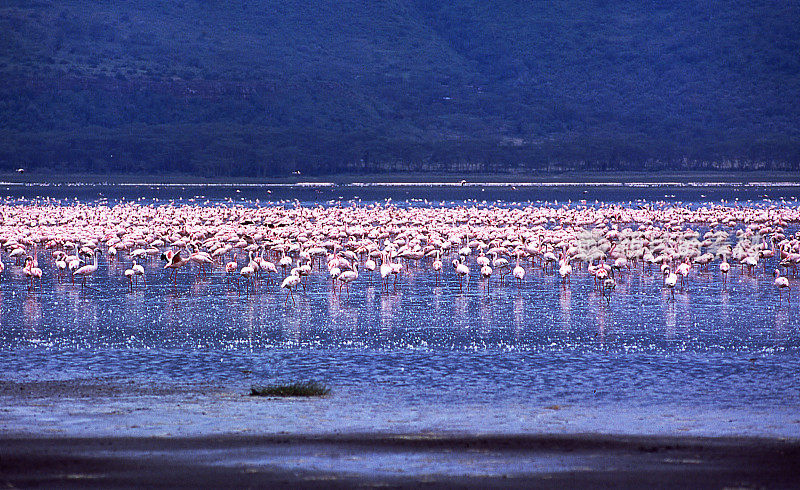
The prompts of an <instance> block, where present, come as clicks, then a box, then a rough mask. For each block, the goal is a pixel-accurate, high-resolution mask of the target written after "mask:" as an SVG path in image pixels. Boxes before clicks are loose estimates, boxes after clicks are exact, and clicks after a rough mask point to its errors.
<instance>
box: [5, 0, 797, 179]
mask: <svg viewBox="0 0 800 490" xmlns="http://www.w3.org/2000/svg"><path fill="white" fill-rule="evenodd" d="M799 14H800V6H799V5H798V3H797V2H779V1H773V2H744V1H738V2H726V3H724V4H718V3H716V2H678V3H669V4H668V5H661V4H660V3H656V4H648V3H646V2H644V3H643V2H605V1H574V0H573V1H567V2H541V3H538V2H537V3H533V2H516V1H508V0H507V1H498V2H491V3H487V2H477V1H470V0H456V1H453V2H425V1H421V0H417V1H411V2H397V1H388V2H381V3H377V2H356V1H336V2H334V1H330V0H327V1H316V2H295V1H284V2H277V1H255V0H251V1H241V2H236V3H230V2H220V1H188V0H187V1H176V2H160V1H155V0H135V1H129V2H121V1H114V0H112V1H103V2H90V1H87V0H83V1H81V0H73V1H65V2H55V1H52V2H51V1H38V2H23V1H7V2H4V3H3V5H2V6H0V29H2V32H4V33H5V35H3V36H0V76H2V79H3V80H4V83H3V84H0V168H6V169H9V168H13V167H17V166H25V167H30V168H53V169H56V170H72V171H91V172H109V171H122V172H193V173H202V174H205V175H214V176H224V175H252V176H264V175H283V174H285V173H287V172H290V171H292V170H295V169H301V170H303V171H305V172H308V173H330V172H337V171H385V170H453V171H499V170H517V171H522V170H531V169H533V170H541V169H551V170H553V169H563V168H593V169H594V168H599V169H607V168H617V169H626V168H725V167H739V168H783V169H792V168H798V164H799V163H800V104H798V103H797V97H798V95H800V22H798V20H800V15H799Z"/></svg>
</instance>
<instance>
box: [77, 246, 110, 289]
mask: <svg viewBox="0 0 800 490" xmlns="http://www.w3.org/2000/svg"><path fill="white" fill-rule="evenodd" d="M102 253H103V252H102V251H101V250H99V249H98V250H97V253H96V254H94V263H93V264H87V265H84V266H83V267H81V268H79V269H78V270H76V271H75V272H73V273H72V276H73V277H74V276H81V277H83V281H82V282H81V289H83V288H84V287H89V286H87V285H86V278H87V277H89V276H91V275H92V274H94V273H95V271H97V256H98V255H100V254H102Z"/></svg>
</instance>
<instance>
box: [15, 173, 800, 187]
mask: <svg viewBox="0 0 800 490" xmlns="http://www.w3.org/2000/svg"><path fill="white" fill-rule="evenodd" d="M462 180H465V181H466V182H467V185H486V184H490V185H503V184H507V185H515V184H528V185H537V184H538V185H625V184H627V185H663V186H674V185H678V186H679V185H686V184H694V185H733V184H751V185H757V184H766V185H774V184H788V185H796V184H800V174H798V173H796V172H765V171H758V170H753V171H731V172H721V171H717V172H707V171H688V172H674V171H665V172H565V173H558V174H540V175H531V174H527V173H526V174H423V173H396V174H338V175H318V176H305V175H300V176H287V177H274V178H241V177H230V178H224V177H220V178H204V177H196V176H192V175H182V174H175V175H172V174H169V175H159V176H149V175H125V174H120V175H98V174H55V175H54V174H52V173H40V172H31V173H25V174H18V173H9V172H2V173H0V184H3V185H27V184H42V185H44V184H52V185H59V184H61V185H69V184H95V185H165V186H169V185H221V186H222V185H290V186H294V185H309V186H318V185H359V184H362V185H370V184H375V185H391V184H393V185H461V181H462Z"/></svg>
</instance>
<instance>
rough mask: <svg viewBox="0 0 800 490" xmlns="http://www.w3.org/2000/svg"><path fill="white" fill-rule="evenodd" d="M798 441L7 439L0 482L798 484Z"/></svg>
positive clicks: (425, 436)
mask: <svg viewBox="0 0 800 490" xmlns="http://www.w3.org/2000/svg"><path fill="white" fill-rule="evenodd" d="M799 460H800V441H797V440H793V441H787V440H781V439H769V438H749V437H725V438H710V437H693V436H618V435H603V434H575V435H553V434H537V435H469V434H440V433H416V434H414V433H412V434H388V435H387V434H380V435H376V434H326V435H317V436H299V435H273V436H241V435H218V436H200V437H167V438H164V437H84V438H74V437H73V438H70V437H35V436H34V437H5V436H0V483H2V484H6V485H13V486H38V485H44V486H57V487H62V488H63V487H85V486H93V487H108V486H114V487H117V486H126V487H144V486H153V485H155V486H167V487H175V486H191V487H220V486H226V487H229V486H241V485H272V486H281V487H282V486H291V487H295V488H297V487H308V488H315V487H321V486H324V487H351V486H356V485H389V486H398V487H413V486H419V485H425V486H431V487H444V486H453V485H458V486H462V487H518V486H521V485H537V486H543V487H546V488H559V487H560V488H564V487H565V486H567V487H576V486H581V487H582V486H605V485H609V484H613V485H614V486H615V487H642V486H652V487H655V488H686V487H692V488H698V487H716V488H720V487H725V486H746V487H752V486H753V485H756V486H769V487H790V486H792V485H793V484H794V483H795V482H796V477H797V475H798V469H797V467H796V463H797V461H799Z"/></svg>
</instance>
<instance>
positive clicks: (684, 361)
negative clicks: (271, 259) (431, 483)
mask: <svg viewBox="0 0 800 490" xmlns="http://www.w3.org/2000/svg"><path fill="white" fill-rule="evenodd" d="M236 190H239V191H240V192H238V193H237V192H236ZM268 190H270V191H272V193H271V194H267V192H266V191H268ZM5 193H6V194H7V196H8V197H7V198H6V202H29V201H31V200H34V201H35V200H40V199H46V198H53V199H60V200H67V199H69V200H74V198H78V199H79V200H80V201H82V202H89V203H97V202H106V203H111V204H113V202H115V201H117V200H123V199H124V200H128V201H132V200H136V199H139V198H145V199H146V200H147V201H150V200H154V201H155V202H167V201H170V200H178V199H182V200H185V201H189V200H191V201H189V202H193V203H194V204H199V203H202V202H205V201H208V202H209V203H220V202H228V199H233V200H234V201H239V202H240V203H242V204H245V205H251V206H255V205H257V203H256V202H255V200H256V199H259V200H260V202H259V204H261V205H265V204H267V202H266V201H277V200H280V199H298V200H299V201H301V202H302V203H304V204H306V205H309V204H317V203H319V204H323V205H330V204H338V203H337V201H338V200H339V198H340V197H341V198H344V199H354V200H360V202H361V204H366V203H368V202H369V201H371V200H375V201H381V202H383V201H384V200H386V199H388V198H391V199H392V200H393V202H395V203H399V204H400V205H407V206H428V205H433V204H431V203H433V202H435V203H436V205H440V203H441V202H445V203H446V205H447V204H448V203H450V202H464V201H466V200H480V199H481V197H482V196H484V195H485V196H486V199H492V200H500V201H502V202H501V204H505V205H514V204H515V203H520V202H537V201H553V200H556V199H558V200H561V201H564V200H567V199H570V198H572V199H575V200H578V199H587V200H594V199H597V200H601V201H604V202H611V201H614V202H631V206H636V205H638V204H639V203H641V202H651V201H655V200H667V201H670V202H672V201H674V202H681V203H683V204H684V205H688V206H695V205H699V204H700V203H705V202H708V201H715V202H721V201H722V200H726V201H735V200H737V199H738V200H739V203H740V204H741V205H747V206H765V205H770V204H781V202H783V204H781V205H791V206H796V205H797V197H798V195H800V188H797V187H791V186H715V187H712V188H705V187H688V188H687V187H668V186H647V187H641V188H639V187H637V188H631V187H626V188H620V187H618V186H613V187H603V186H570V187H553V186H546V187H541V188H532V187H525V188H518V189H509V188H506V187H499V186H495V187H491V188H488V189H484V188H478V187H468V188H466V189H462V188H454V187H452V186H447V187H433V188H432V187H391V186H385V187H379V186H369V187H359V186H333V187H331V186H321V187H302V188H299V189H298V188H292V187H273V188H264V187H241V188H238V187H230V186H225V187H213V186H212V187H209V186H185V187H163V186H161V187H156V186H130V187H126V186H48V187H39V186H24V187H21V186H7V187H6V188H5ZM701 196H702V197H701ZM426 201H427V202H426ZM470 202H472V201H470ZM344 204H345V205H347V204H348V203H344ZM790 231H792V232H793V231H795V230H793V229H790ZM4 260H5V261H6V265H7V269H6V272H5V273H4V279H3V282H2V284H0V365H2V374H1V375H0V376H1V377H2V379H5V380H16V381H31V380H42V379H51V380H59V379H63V380H71V379H83V378H92V377H103V378H112V379H117V380H129V381H132V382H135V383H140V384H147V383H159V384H177V385H180V384H191V383H202V382H209V381H210V382H213V383H217V384H219V385H223V386H226V387H230V389H231V390H233V391H236V390H239V391H241V392H242V393H245V392H246V391H247V390H248V388H249V386H250V385H251V384H253V383H268V382H271V381H279V380H297V379H316V380H321V381H324V382H326V383H328V384H329V385H330V386H331V387H332V388H333V390H334V395H333V396H332V397H331V398H330V399H328V400H326V401H320V402H319V403H320V405H318V407H319V410H322V411H323V412H325V413H327V415H328V416H330V417H348V416H350V417H351V419H350V420H349V421H347V420H342V421H338V422H325V423H320V424H319V425H318V426H315V425H314V424H313V423H311V422H310V421H309V420H308V419H305V418H304V419H303V420H304V421H305V422H304V425H303V428H304V429H303V430H307V431H312V432H314V431H317V430H324V429H330V430H339V429H342V430H369V429H375V428H378V429H380V430H396V429H401V430H421V429H431V430H437V429H440V430H466V431H479V432H495V431H499V432H526V431H536V430H576V431H584V432H585V431H593V430H610V431H613V432H626V431H630V432H639V433H642V432H644V433H660V432H664V431H667V432H671V431H676V430H681V429H680V427H682V425H681V423H667V424H666V425H665V424H664V420H663V417H664V416H665V414H673V415H674V414H676V413H677V414H683V415H686V416H687V417H691V418H692V420H695V421H698V420H699V421H700V422H696V424H695V426H694V428H695V429H696V432H697V433H702V434H728V433H753V434H778V435H790V436H793V437H797V436H798V435H800V424H799V423H798V420H797V418H798V417H796V416H795V415H794V412H795V411H796V409H797V408H800V377H798V376H797V373H800V333H798V327H800V320H798V309H799V307H798V305H799V304H800V301H798V299H796V298H795V297H793V298H792V302H791V303H789V304H787V303H786V302H785V301H784V302H783V303H782V304H780V305H779V304H778V301H777V293H776V292H775V290H774V287H773V285H772V276H771V274H770V273H769V271H771V270H772V269H774V268H775V265H776V263H775V260H774V259H771V260H769V261H766V262H767V263H766V264H765V267H766V272H765V269H764V268H763V267H762V266H761V265H759V270H758V271H757V273H756V274H755V275H754V276H750V275H747V274H743V273H740V271H739V269H738V267H733V273H732V274H731V277H730V278H729V281H728V284H727V285H726V286H723V285H722V283H721V281H720V278H719V277H718V276H719V273H718V269H717V268H716V267H712V268H711V272H709V273H705V274H701V273H697V272H696V271H695V272H693V275H692V276H691V278H690V281H689V284H688V286H687V287H686V288H685V289H683V290H677V291H676V294H675V300H674V301H671V300H670V297H669V294H668V293H667V292H666V291H665V290H664V289H663V287H662V279H661V277H660V275H658V274H657V273H653V274H649V273H642V272H641V270H639V271H637V272H636V273H633V274H630V273H629V274H624V275H623V276H622V277H621V278H620V279H619V281H618V282H619V285H618V286H617V289H616V291H614V292H613V293H612V294H611V296H610V298H609V299H608V300H606V299H605V298H604V297H603V296H601V295H600V294H599V293H597V292H596V291H595V290H594V289H593V284H592V279H591V278H590V277H589V276H588V275H587V274H586V272H585V271H581V272H576V273H575V274H574V275H573V278H572V284H571V285H570V286H568V287H566V288H565V287H562V285H561V281H560V279H559V278H558V277H557V274H556V275H554V274H553V273H543V272H542V271H541V270H538V269H536V270H531V269H529V270H528V274H527V275H526V278H525V283H524V285H523V287H521V288H518V287H516V286H514V285H512V284H511V283H510V281H509V283H508V284H506V285H503V286H500V285H499V284H497V283H496V282H495V283H493V285H492V288H491V289H490V294H489V296H488V297H487V295H486V293H485V292H484V291H483V289H482V288H481V285H480V284H481V283H480V281H479V280H478V279H477V277H476V271H475V270H473V277H472V279H471V283H470V287H469V290H468V291H466V292H461V291H459V287H458V279H457V277H456V276H455V274H454V273H453V272H452V269H450V268H449V267H446V268H445V274H444V277H443V281H442V282H441V283H440V284H436V282H435V280H434V276H433V275H432V274H431V273H430V272H429V271H428V266H427V265H425V266H422V267H419V268H418V269H412V270H411V271H410V273H407V274H403V275H401V279H400V282H399V283H398V285H397V287H396V288H394V287H390V290H389V293H386V292H382V291H381V287H380V284H379V275H378V273H377V272H374V273H369V272H367V271H362V273H361V275H360V277H359V279H358V281H357V282H356V283H355V284H354V285H353V286H352V287H351V291H350V294H349V296H348V294H347V293H346V292H345V293H344V294H342V295H337V294H334V293H333V292H332V291H331V289H330V284H329V282H328V281H327V280H324V279H323V278H322V277H320V276H319V275H316V274H314V275H312V276H311V277H310V278H309V279H310V281H309V283H308V285H307V288H308V290H307V292H305V293H303V292H302V290H301V291H300V293H299V294H298V295H297V298H296V299H297V305H296V306H291V304H290V305H289V306H287V305H286V302H285V292H283V291H279V288H277V286H275V285H267V284H262V285H260V286H259V287H258V289H257V290H256V292H255V293H254V294H246V293H244V292H242V291H240V290H239V288H237V287H236V285H235V284H229V283H227V282H226V281H225V280H224V279H223V277H222V274H221V272H220V271H219V270H218V269H217V271H216V272H215V273H214V274H213V275H212V276H211V277H210V278H208V279H198V278H197V277H196V276H195V275H194V273H190V272H188V271H187V270H186V269H182V270H181V272H180V274H179V278H178V285H177V287H173V286H170V285H167V284H166V281H165V273H164V271H163V270H162V269H161V268H162V263H161V262H160V261H153V262H150V263H148V264H145V267H146V269H147V273H146V278H147V285H146V287H145V286H139V287H137V289H136V291H135V292H133V293H129V292H128V286H127V283H125V282H124V281H123V280H122V272H123V271H124V270H125V268H127V267H129V266H130V262H129V261H128V260H127V258H126V259H125V261H124V262H122V263H120V262H116V263H111V264H109V263H107V262H106V260H105V258H103V259H101V261H100V269H99V270H98V273H97V274H96V275H95V277H94V278H93V279H92V283H93V284H94V286H95V287H96V288H97V289H96V290H88V289H86V290H81V288H80V287H79V286H75V285H72V284H69V283H67V284H60V283H58V282H57V281H56V280H55V278H54V274H53V273H52V264H51V263H49V262H50V261H47V262H48V263H46V264H43V266H42V268H43V269H44V277H45V279H44V283H43V288H42V290H41V291H36V292H28V291H27V287H26V285H25V283H24V282H23V280H22V276H21V271H20V268H19V267H16V268H15V267H12V266H10V263H9V260H8V258H7V257H4ZM43 262H44V261H43ZM526 268H527V267H526ZM798 286H800V284H799V283H798V281H797V279H792V288H793V292H796V290H797V289H798ZM120 403H123V404H124V402H120ZM131 403H133V404H135V402H131ZM154 403H158V402H157V401H156V402H154ZM203 403H207V401H206V402H203ZM231 403H233V402H231ZM237 403H238V402H237ZM353 404H356V405H358V406H359V407H360V408H359V409H358V410H355V411H351V412H349V413H348V409H347V407H348V406H352V405H353ZM553 405H556V406H558V408H559V409H561V408H562V407H563V409H564V410H567V411H566V412H564V411H561V412H560V413H561V414H562V416H563V417H571V418H572V420H573V421H575V420H577V419H580V418H581V417H583V419H582V420H583V422H576V423H575V424H574V425H573V426H571V428H570V427H569V426H568V427H567V428H566V429H564V427H562V426H561V425H558V424H557V423H555V422H553V421H552V418H553V417H554V416H553V415H550V413H549V412H548V411H547V410H544V407H548V406H553ZM233 406H238V405H236V403H234V405H233ZM281 407H282V408H280V409H265V408H263V407H261V408H259V410H267V411H268V412H269V413H270V414H272V415H271V416H273V417H276V420H281V419H280V416H279V414H278V412H280V411H281V410H289V412H290V413H291V411H292V410H294V411H295V413H302V412H303V411H305V410H308V409H309V408H308V407H309V405H307V404H304V405H298V406H291V407H289V408H287V406H286V405H281ZM331 407H333V408H331ZM365 407H366V408H365ZM534 408H535V409H536V410H538V412H537V413H538V414H541V413H545V414H546V415H547V417H550V419H548V420H549V422H547V421H546V422H542V421H541V418H540V417H539V415H537V416H536V417H533V416H532V415H531V413H530V410H532V409H534ZM61 409H62V410H63V411H64V413H70V410H74V409H75V405H69V406H63V407H61ZM126 410H127V409H126ZM236 410H238V409H236ZM236 410H234V411H236ZM273 410H274V411H273ZM587 411H591V412H592V413H591V416H589V415H587V413H586V412H587ZM12 412H13V411H6V416H7V417H10V415H8V414H9V413H12ZM415 414H416V415H415ZM566 414H568V415H566ZM615 414H618V415H619V417H618V418H616V419H615ZM642 414H645V415H647V416H646V417H644V418H642ZM648 414H649V415H653V414H658V415H659V417H661V418H659V420H660V421H659V422H658V423H656V422H653V420H654V419H655V417H654V416H649V415H648ZM765 414H769V416H768V417H765ZM38 416H41V414H39V415H38ZM0 417H3V415H2V414H0ZM14 417H18V418H15V419H13V422H12V423H10V425H11V427H10V428H14V427H13V426H14V425H15V424H18V425H19V427H23V426H24V425H25V424H33V423H34V422H33V420H35V418H36V417H34V416H30V417H28V418H26V417H25V414H22V413H20V412H14ZM393 417H394V419H393ZM537 417H538V418H537ZM190 418H191V417H190ZM732 419H737V420H738V421H739V422H740V423H738V424H732V425H726V424H727V423H728V422H730V421H731V420H732ZM9 420H11V419H9ZM393 420H400V422H399V423H398V424H394V423H393V422H392V421H393ZM767 422H768V424H767ZM548 424H549V425H548ZM684 425H685V424H684ZM690 425H691V424H690ZM767 425H768V427H767ZM220 427H222V428H225V427H227V428H230V427H231V426H229V425H227V426H226V425H222V426H220ZM6 428H7V429H8V428H9V424H8V423H7V424H6ZM86 428H87V427H86V426H84V429H86ZM268 429H269V430H276V431H278V430H280V429H281V425H280V423H278V422H275V424H274V425H271V426H269V427H268ZM286 430H291V429H286Z"/></svg>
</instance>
